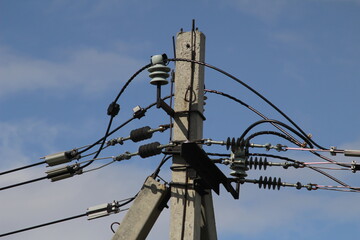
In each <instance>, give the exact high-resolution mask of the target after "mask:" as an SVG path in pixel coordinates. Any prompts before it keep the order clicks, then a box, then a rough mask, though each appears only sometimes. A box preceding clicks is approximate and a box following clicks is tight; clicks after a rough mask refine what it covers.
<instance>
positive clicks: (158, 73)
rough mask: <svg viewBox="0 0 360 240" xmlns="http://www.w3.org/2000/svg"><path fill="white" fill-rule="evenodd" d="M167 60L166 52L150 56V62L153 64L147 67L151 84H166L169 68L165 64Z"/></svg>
mask: <svg viewBox="0 0 360 240" xmlns="http://www.w3.org/2000/svg"><path fill="white" fill-rule="evenodd" d="M166 60H167V56H166V54H163V55H155V56H152V57H151V63H152V64H153V65H152V66H151V67H149V68H148V71H149V72H150V74H149V77H150V78H151V79H152V80H151V81H150V83H151V84H153V85H166V84H168V83H169V82H168V80H167V78H168V77H169V73H168V72H170V68H169V67H167V66H165V62H166Z"/></svg>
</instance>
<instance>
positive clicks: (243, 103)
mask: <svg viewBox="0 0 360 240" xmlns="http://www.w3.org/2000/svg"><path fill="white" fill-rule="evenodd" d="M204 91H205V92H210V93H215V94H218V95H221V96H224V97H227V98H229V99H231V100H233V101H235V102H238V103H240V104H241V105H243V106H245V107H247V108H249V109H250V110H251V111H253V112H254V113H256V114H257V115H259V116H260V117H262V118H263V119H269V118H267V117H266V116H265V115H263V114H262V113H261V112H259V111H258V110H256V109H255V108H253V107H251V106H250V105H248V104H246V103H245V102H243V101H241V100H240V99H238V98H235V97H233V96H231V95H229V94H226V93H223V92H220V91H216V90H210V89H205V90H204ZM271 124H272V125H273V126H274V127H276V128H277V129H279V130H280V131H281V132H283V133H284V134H286V135H287V136H289V137H290V138H292V139H293V140H294V141H295V142H296V143H295V144H297V145H299V146H300V144H301V143H300V142H299V141H297V140H296V139H295V138H294V137H293V136H292V135H290V134H289V133H288V132H287V131H285V129H283V128H281V127H279V126H278V125H276V124H275V123H271ZM310 152H311V153H312V154H314V155H315V156H317V157H319V158H322V159H324V160H326V161H328V162H332V163H334V164H337V165H339V166H342V167H347V168H349V166H347V165H346V164H341V163H335V161H334V160H332V159H330V158H328V157H326V156H324V155H321V154H319V153H317V152H314V151H310Z"/></svg>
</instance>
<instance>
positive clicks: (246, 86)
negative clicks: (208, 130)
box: [168, 58, 325, 149]
mask: <svg viewBox="0 0 360 240" xmlns="http://www.w3.org/2000/svg"><path fill="white" fill-rule="evenodd" d="M168 61H173V62H176V61H182V62H190V63H196V64H199V65H203V66H205V67H208V68H211V69H213V70H215V71H217V72H220V73H222V74H224V75H225V76H227V77H229V78H231V79H233V80H234V81H236V82H237V83H240V84H241V85H243V86H244V87H245V88H247V89H248V90H250V91H251V92H253V93H254V94H255V95H257V96H258V97H260V98H261V99H262V100H264V101H265V102H266V103H267V104H269V105H270V106H271V107H272V108H274V109H275V110H276V111H277V112H278V113H280V114H281V115H282V116H283V117H284V118H285V119H286V120H288V121H289V122H290V123H291V124H292V125H293V126H294V127H295V128H296V129H297V130H298V131H299V132H301V133H302V134H303V135H304V136H305V137H307V138H308V140H309V141H310V142H311V143H313V144H314V145H315V146H316V147H318V148H320V149H325V148H323V147H321V146H320V145H318V144H317V143H316V142H314V141H313V140H312V139H311V138H309V137H308V136H307V134H306V133H305V132H304V131H303V130H302V129H301V128H300V127H299V126H298V125H297V124H296V123H295V122H294V121H293V120H292V119H291V118H290V117H288V116H287V115H286V114H285V113H284V112H282V111H281V110H280V109H279V108H278V107H277V106H276V105H275V104H273V103H272V102H270V101H269V100H268V99H267V98H265V97H264V96H263V95H261V94H260V93H259V92H258V91H256V90H255V89H253V88H252V87H250V86H249V85H247V84H246V83H245V82H243V81H241V80H240V79H238V78H236V77H235V76H233V75H231V74H230V73H228V72H226V71H224V70H222V69H220V68H217V67H215V66H212V65H210V64H207V63H205V62H200V61H196V60H191V59H184V58H173V59H168Z"/></svg>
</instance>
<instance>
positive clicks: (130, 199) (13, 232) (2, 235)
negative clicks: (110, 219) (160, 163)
mask: <svg viewBox="0 0 360 240" xmlns="http://www.w3.org/2000/svg"><path fill="white" fill-rule="evenodd" d="M136 196H137V194H136V195H135V196H134V197H132V198H128V199H124V200H120V201H118V202H124V201H125V202H124V203H122V204H120V205H119V206H118V207H119V208H120V207H123V206H125V205H127V204H129V203H130V202H132V201H133V200H134V199H135V198H136ZM126 210H128V208H127V209H122V210H120V211H119V212H123V211H126ZM85 216H87V213H83V214H79V215H75V216H72V217H67V218H63V219H59V220H55V221H52V222H47V223H43V224H39V225H35V226H32V227H27V228H23V229H20V230H16V231H12V232H8V233H3V234H0V237H5V236H9V235H13V234H16V233H21V232H25V231H29V230H33V229H37V228H41V227H46V226H49V225H53V224H57V223H61V222H66V221H70V220H73V219H76V218H80V217H85Z"/></svg>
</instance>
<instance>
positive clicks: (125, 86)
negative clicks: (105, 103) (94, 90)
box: [81, 63, 151, 164]
mask: <svg viewBox="0 0 360 240" xmlns="http://www.w3.org/2000/svg"><path fill="white" fill-rule="evenodd" d="M150 66H151V63H149V64H146V65H145V66H143V67H142V68H140V69H139V70H138V71H136V72H135V73H134V74H133V75H132V76H131V77H130V78H129V80H127V82H126V83H125V84H124V86H123V87H122V88H121V90H120V92H119V93H118V95H117V96H116V97H115V100H114V101H113V102H112V103H114V104H116V103H117V101H118V100H119V98H120V96H121V95H122V94H123V92H124V91H125V89H126V88H127V87H128V86H129V84H130V83H131V82H132V80H134V78H135V77H136V76H137V75H139V74H140V73H141V72H142V71H144V70H145V69H147V68H148V67H150ZM114 117H115V116H113V115H112V116H111V117H110V120H109V123H108V127H107V130H106V132H105V135H104V137H103V138H101V140H99V141H97V142H96V143H95V144H92V145H90V146H89V147H87V148H86V149H84V150H82V151H81V153H83V152H85V151H87V150H89V149H91V148H92V147H94V146H95V145H96V144H98V143H100V142H101V147H100V148H99V150H98V152H97V153H96V157H97V156H98V155H99V154H100V152H101V150H102V147H103V146H104V144H105V141H106V138H107V137H108V136H109V131H110V128H111V125H112V122H113V119H114ZM90 164H91V163H90Z"/></svg>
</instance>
